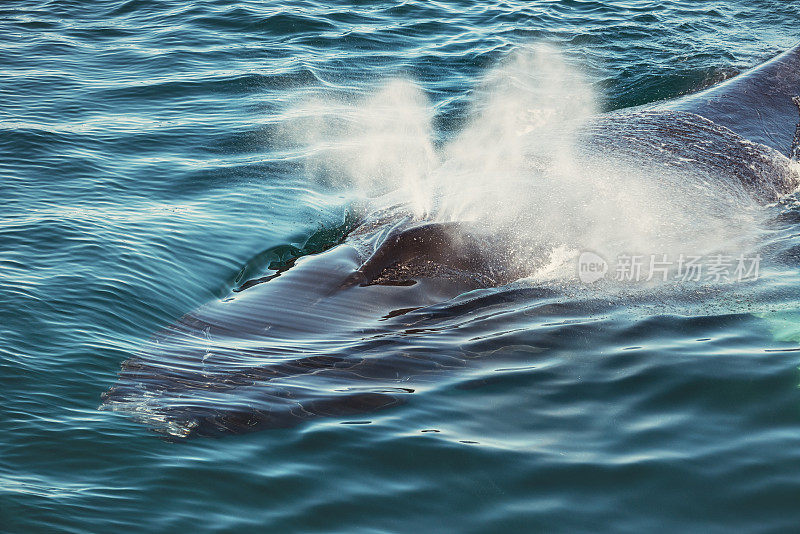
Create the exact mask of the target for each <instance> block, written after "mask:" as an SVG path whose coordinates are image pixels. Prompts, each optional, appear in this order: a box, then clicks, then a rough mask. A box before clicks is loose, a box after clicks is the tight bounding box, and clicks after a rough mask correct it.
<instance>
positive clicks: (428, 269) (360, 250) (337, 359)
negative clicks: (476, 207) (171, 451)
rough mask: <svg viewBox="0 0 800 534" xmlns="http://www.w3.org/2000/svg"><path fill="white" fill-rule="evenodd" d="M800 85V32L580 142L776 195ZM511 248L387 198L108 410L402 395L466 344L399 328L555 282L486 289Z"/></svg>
mask: <svg viewBox="0 0 800 534" xmlns="http://www.w3.org/2000/svg"><path fill="white" fill-rule="evenodd" d="M799 94H800V46H796V47H794V48H792V49H790V50H787V51H786V52H784V53H782V54H781V55H779V56H777V57H775V58H773V59H771V60H769V61H767V62H766V63H764V64H762V65H760V66H757V67H755V68H753V69H751V70H749V71H746V72H743V73H741V74H739V75H736V76H734V77H732V78H730V79H728V80H726V81H724V82H722V83H719V84H717V85H714V86H711V87H709V88H706V89H704V90H702V91H699V92H696V93H692V94H687V95H683V96H680V97H678V98H676V99H672V100H668V101H662V102H655V103H652V104H648V105H644V106H639V107H635V108H630V109H622V110H615V111H612V112H608V113H605V114H600V115H598V116H597V117H594V118H592V120H590V121H589V122H588V123H587V124H586V125H584V126H582V128H581V130H580V131H579V132H578V133H577V136H578V139H579V141H578V142H577V143H576V144H577V145H578V147H579V149H580V150H582V151H585V152H586V154H588V155H591V154H596V153H598V152H601V153H602V154H603V157H604V158H607V159H608V158H618V159H620V160H624V161H628V162H630V161H634V162H637V164H641V165H646V166H650V167H653V168H656V167H659V166H670V165H679V164H680V165H681V166H683V168H685V167H687V166H688V168H689V173H688V174H690V175H697V176H699V177H700V178H698V179H702V180H710V179H714V180H729V181H731V183H735V184H736V187H737V189H736V190H737V191H740V192H741V194H743V195H749V196H750V197H752V198H753V199H755V200H756V201H758V202H760V203H770V202H774V201H776V200H778V199H780V198H781V197H782V196H783V195H786V194H788V193H791V192H793V191H794V190H796V189H797V187H798V184H800V176H798V171H797V165H796V163H795V162H796V160H797V159H798V156H800V148H799V147H800V126H798V118H799V117H800V114H799V113H798V106H800V99H798V98H797V97H798V95H799ZM643 155H646V156H643ZM587 157H590V156H587ZM686 174H687V173H686V172H684V173H683V174H682V176H685V175H686ZM512 248H513V247H512V245H510V240H508V239H504V238H503V236H502V235H500V234H499V233H498V232H497V231H496V230H494V229H489V228H486V227H484V226H482V225H481V224H479V223H476V222H475V221H468V220H465V221H437V220H430V219H426V218H425V217H419V216H416V215H414V214H412V213H409V211H408V210H406V209H404V208H403V206H402V205H385V206H381V207H380V208H378V209H376V210H374V211H372V212H370V213H368V214H365V215H364V216H363V217H362V219H361V220H360V221H359V223H358V224H356V225H354V226H353V228H352V229H350V231H349V232H348V235H347V236H346V238H345V239H343V240H342V242H341V243H338V244H334V245H333V246H331V247H330V248H328V249H327V250H324V251H322V252H318V253H315V254H309V255H305V256H302V257H298V258H296V259H293V260H292V261H291V262H289V264H288V265H287V266H286V267H285V268H283V269H280V270H278V272H276V273H273V274H271V275H269V276H264V277H262V278H258V279H253V280H250V281H248V282H245V283H243V284H241V285H240V286H239V287H238V288H237V289H236V290H234V291H232V293H231V294H230V295H229V296H227V297H226V298H222V299H217V300H213V301H211V302H208V303H206V304H205V305H203V306H202V307H200V308H199V309H196V310H193V311H189V312H188V313H186V315H184V316H183V317H181V318H180V319H179V320H177V321H176V322H175V323H173V324H169V325H166V326H165V327H164V328H163V329H161V330H160V331H158V332H156V333H155V334H154V335H153V336H152V337H151V338H150V340H149V341H147V342H146V343H145V344H144V345H143V346H142V347H141V348H140V350H138V351H137V352H136V353H135V354H133V355H131V356H130V357H129V358H128V359H127V360H125V361H124V362H122V364H121V369H120V371H119V373H118V376H117V378H116V382H115V383H114V384H112V385H111V386H110V388H109V389H108V390H107V391H106V392H105V393H103V395H102V404H101V405H100V409H102V410H110V411H116V412H119V413H121V414H123V415H124V416H126V417H129V418H131V419H133V420H135V421H137V422H139V423H141V424H143V425H144V426H146V427H147V428H149V429H151V430H153V431H155V432H157V433H159V434H161V435H162V436H165V437H167V438H169V439H184V438H189V437H195V436H219V435H225V434H232V433H233V434H238V433H244V432H252V431H256V430H263V429H268V428H285V427H291V426H295V425H298V424H301V423H303V422H305V421H309V420H311V419H317V418H348V417H354V416H362V415H363V414H369V413H372V412H374V411H377V410H382V409H387V408H391V407H394V406H397V405H399V404H402V403H405V402H408V401H409V399H411V398H413V396H414V394H415V392H416V391H417V389H418V388H419V387H420V386H419V384H423V385H424V384H425V383H426V380H425V379H426V378H427V377H431V376H436V375H438V374H441V373H443V372H448V371H449V370H453V369H462V368H464V367H465V366H468V365H469V363H470V358H471V356H470V355H468V354H465V353H463V352H461V351H458V350H456V349H455V348H454V349H453V350H439V351H430V350H427V351H426V350H422V349H419V350H414V347H413V344H412V345H409V344H408V343H406V344H404V345H403V347H404V348H403V349H402V350H399V349H397V346H398V341H399V340H403V339H408V338H409V337H410V336H414V335H424V334H425V332H426V331H433V330H434V329H435V328H437V325H439V324H441V323H442V322H443V321H444V322H446V321H448V320H452V318H453V317H457V316H459V315H466V314H468V313H469V312H470V310H474V309H475V308H476V307H487V306H493V305H496V304H498V303H499V302H506V301H509V300H511V301H513V300H514V299H521V298H525V299H547V298H549V297H552V296H553V292H554V291H555V290H554V289H552V288H550V287H545V286H540V287H537V286H536V285H532V286H525V287H519V288H517V289H515V290H514V291H505V292H491V291H489V292H487V291H485V290H487V289H490V288H498V287H504V286H509V285H510V284H514V283H515V282H516V281H518V280H519V279H521V278H524V277H525V275H526V271H525V269H524V268H523V266H521V265H520V262H515V261H511V258H513V257H514V254H515V251H514V250H511V249H512ZM409 346H411V348H409Z"/></svg>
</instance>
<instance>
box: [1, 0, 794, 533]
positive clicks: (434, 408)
mask: <svg viewBox="0 0 800 534" xmlns="http://www.w3.org/2000/svg"><path fill="white" fill-rule="evenodd" d="M798 15H800V2H796V1H794V0H790V1H784V0H748V1H745V0H730V1H721V0H709V1H702V2H700V1H694V0H670V1H658V2H656V1H653V2H650V1H638V0H627V1H626V0H614V1H610V2H597V1H593V0H553V1H531V2H515V1H502V2H467V1H458V0H441V1H436V2H427V1H421V0H420V1H407V2H386V1H369V2H368V1H358V2H339V1H330V2H323V1H317V0H308V1H298V2H255V1H252V2H222V1H198V2H178V1H172V0H164V1H150V0H129V1H127V2H123V1H100V0H98V1H93V2H79V1H67V0H62V1H55V0H54V1H37V2H34V1H17V0H10V1H7V2H3V3H2V4H0V43H2V46H0V430H2V432H0V531H3V532H15V533H16V532H19V533H22V532H54V531H61V532H126V531H128V532H130V531H132V532H176V531H180V530H187V531H191V532H234V531H237V532H242V531H244V532H248V531H253V532H341V533H355V532H637V533H638V532H731V531H733V532H792V531H795V529H796V528H797V526H798V525H800V392H798V383H799V382H800V377H799V376H798V371H797V368H798V365H800V352H797V351H798V347H800V345H798V343H800V336H798V332H797V330H798V328H796V327H795V319H796V318H800V289H798V287H800V286H798V285H797V284H798V281H800V268H799V267H800V260H798V259H797V257H798V255H797V252H796V249H795V247H798V246H800V241H798V240H799V239H800V238H798V237H797V232H796V231H795V230H793V225H795V224H796V221H797V220H800V217H798V216H797V214H796V212H797V207H796V206H795V205H793V204H792V203H791V202H789V203H786V205H783V206H776V207H774V212H775V220H776V221H778V222H777V223H776V224H778V227H777V228H776V229H775V230H774V232H773V233H772V234H770V235H769V236H767V237H765V238H764V239H765V241H768V242H769V243H768V245H771V246H773V248H777V249H780V250H783V251H784V252H785V253H783V254H781V255H779V256H780V257H781V258H783V260H782V261H781V262H778V263H777V264H775V265H773V266H772V267H771V269H767V271H766V274H765V276H764V277H763V279H762V280H761V282H760V285H759V286H758V287H759V289H758V290H757V291H754V292H752V293H746V294H740V295H739V297H738V298H728V299H723V300H724V302H719V299H718V300H716V301H714V305H709V304H708V303H707V302H705V301H703V303H701V304H700V303H696V302H695V301H694V300H692V299H684V300H683V301H682V302H681V303H680V305H679V306H673V307H669V306H665V307H654V308H653V309H652V310H650V311H648V310H644V311H642V310H638V311H632V310H630V309H628V307H627V306H626V304H625V302H617V303H610V304H609V303H605V305H604V306H603V307H602V310H601V311H600V312H596V313H593V311H592V309H591V307H588V306H587V307H584V306H581V305H580V304H581V303H580V302H578V303H576V304H575V306H572V307H567V308H565V309H559V310H556V311H552V310H550V309H547V310H537V309H535V308H534V307H532V306H531V305H529V304H526V303H518V302H514V301H513V299H512V301H510V302H507V303H505V304H504V307H501V309H499V310H498V309H496V308H493V309H492V310H491V313H489V312H488V311H487V312H477V314H476V315H474V316H470V317H467V318H464V320H463V322H462V323H459V324H458V325H457V326H458V328H455V327H454V328H453V330H452V331H450V332H449V333H447V334H446V335H445V334H443V335H442V336H441V337H435V336H429V337H427V338H425V339H421V340H420V341H419V344H418V345H416V346H417V347H423V348H424V349H425V350H439V351H456V352H459V353H461V352H468V353H477V352H481V353H498V354H495V355H494V358H493V359H490V361H489V363H487V364H486V365H484V366H482V367H481V366H479V367H478V368H476V369H471V370H470V371H469V372H465V373H449V374H444V375H443V376H441V377H439V378H437V380H435V381H433V383H429V384H427V387H425V388H422V389H421V390H420V391H419V392H418V393H417V394H415V395H414V396H413V398H412V399H411V400H410V401H409V402H408V403H406V404H405V405H403V406H400V407H397V408H394V409H390V410H384V411H380V412H376V413H374V414H365V415H362V416H359V417H358V418H357V419H358V421H356V422H359V423H364V424H343V423H352V422H354V421H353V420H352V418H348V419H345V418H339V419H337V418H329V419H317V420H314V421H310V422H308V423H306V424H303V425H300V426H298V427H295V428H290V429H278V430H269V431H265V432H257V433H252V434H245V435H233V436H226V437H221V438H213V439H212V438H198V439H194V440H187V441H184V442H172V441H167V440H164V439H161V438H159V437H158V436H157V435H156V434H154V433H152V432H149V431H148V430H147V429H146V428H145V427H143V426H142V425H140V424H138V423H136V422H134V421H131V420H129V419H127V418H126V417H124V416H122V415H119V414H116V413H112V412H108V411H98V409H97V408H98V405H99V404H100V395H101V393H102V392H103V391H105V390H107V389H108V388H109V387H110V386H111V385H112V384H113V383H114V381H115V378H116V373H117V372H118V371H119V368H120V363H121V362H122V361H123V360H125V359H126V358H128V357H130V356H131V354H133V353H135V351H136V350H137V349H138V348H139V347H140V346H141V345H142V344H143V343H144V342H145V341H146V340H148V339H149V338H150V336H151V335H152V333H153V332H155V331H157V330H159V329H160V328H162V327H163V326H165V325H167V324H169V323H171V322H173V321H175V320H176V319H177V318H178V317H180V316H182V315H183V314H185V313H187V312H189V311H191V310H192V309H195V308H197V307H198V306H200V305H202V304H203V303H205V302H208V301H211V300H213V299H218V298H221V297H224V296H225V295H227V294H228V293H229V292H230V291H231V289H232V288H234V287H236V286H237V285H238V284H239V283H240V282H241V281H242V279H244V278H248V277H251V276H255V275H258V274H260V273H261V272H262V271H264V269H265V268H266V267H268V263H269V262H270V261H273V260H275V258H274V257H272V256H270V255H269V254H263V252H264V251H270V250H276V249H274V248H273V247H279V246H281V245H292V246H295V247H297V249H302V248H303V246H304V245H307V241H308V239H309V237H310V236H315V239H319V238H320V237H319V236H320V235H322V236H323V238H325V237H324V236H326V235H329V236H330V237H329V239H330V240H331V242H335V241H336V240H337V239H338V238H339V237H340V236H339V235H338V234H337V232H336V229H337V227H339V226H340V225H342V224H343V222H344V221H345V218H346V214H345V213H346V211H347V210H348V209H349V207H350V203H349V199H350V197H349V193H348V192H347V191H346V190H344V189H337V188H336V187H334V186H331V185H330V184H327V183H325V182H324V180H323V181H315V180H313V179H312V178H313V177H310V176H309V174H310V172H311V171H310V170H309V167H308V166H306V165H304V161H305V159H306V158H307V157H308V156H309V155H310V154H308V153H304V151H303V149H302V145H297V144H287V143H284V142H283V139H282V137H283V136H284V135H285V133H286V132H285V124H286V121H287V114H289V113H290V110H291V109H293V108H292V106H293V105H295V104H296V102H297V101H298V99H299V98H301V97H303V96H304V95H312V94H318V93H320V92H327V93H331V94H337V95H340V96H341V95H346V96H348V95H349V96H351V97H352V96H356V95H368V94H371V93H372V92H373V91H374V90H375V88H376V86H378V85H380V84H381V83H382V81H384V80H387V79H391V78H394V77H398V76H402V77H404V78H408V79H412V80H414V81H415V82H416V83H417V84H418V85H419V86H420V87H421V88H422V90H423V91H424V94H425V95H426V97H427V98H428V99H429V100H430V102H431V106H432V109H433V112H434V114H435V116H434V130H435V132H434V133H435V138H436V139H435V141H436V142H437V143H442V142H444V141H445V140H447V139H448V138H450V137H452V136H453V135H454V134H455V133H456V132H458V131H459V130H460V129H461V128H462V126H463V124H464V122H465V120H466V119H467V117H466V111H465V110H466V109H467V108H468V107H469V104H470V102H471V97H472V95H473V93H474V90H475V87H476V84H477V83H478V80H479V79H480V77H481V76H482V75H483V74H484V73H485V72H486V71H487V70H488V69H490V68H491V67H492V66H493V65H494V64H496V62H497V61H499V60H500V59H502V58H503V57H505V56H506V55H507V54H509V53H510V52H511V51H513V50H515V49H517V48H519V47H522V46H526V45H528V44H529V43H531V42H535V41H548V42H551V43H555V44H556V45H557V46H558V47H559V48H560V49H561V50H562V51H563V53H564V54H565V56H566V57H567V58H569V59H570V61H573V62H574V63H575V64H579V65H581V67H582V68H583V70H584V72H586V74H587V76H589V77H590V79H591V80H592V83H593V84H594V87H595V89H596V91H597V93H598V94H600V95H601V96H602V98H603V106H604V107H605V108H607V109H613V108H620V107H626V106H632V105H637V104H642V103H646V102H652V101H655V100H659V99H663V98H669V97H672V96H676V95H679V94H682V93H685V92H687V91H691V90H694V89H698V88H700V87H704V86H707V85H710V84H712V83H714V82H716V81H720V80H723V79H725V78H727V77H730V76H731V75H733V74H735V73H737V72H740V71H742V70H743V69H746V68H748V67H750V66H753V65H756V64H758V63H759V62H761V61H764V60H766V59H768V58H770V57H772V56H773V55H775V54H776V53H778V52H780V51H783V50H785V49H787V48H789V47H791V46H792V45H793V44H794V43H795V42H796V41H797V39H798V38H799V37H800V23H798V20H800V17H798ZM298 147H299V148H298ZM781 225H782V226H781ZM320 229H322V230H323V232H322V234H320V233H319V231H320ZM326 231H327V233H326ZM699 231H701V230H699ZM770 240H771V241H770ZM317 245H318V243H315V242H312V243H311V244H310V245H308V246H309V247H310V248H309V249H308V250H307V252H314V251H315V250H316V248H315V247H316V246H317ZM297 249H292V250H297ZM277 250H281V249H277ZM676 298H678V297H676ZM681 298H682V297H681ZM535 311H538V312H541V313H532V312H535ZM795 311H796V312H798V313H799V314H798V315H797V316H794V315H793V312H795ZM542 314H544V316H546V317H547V316H552V317H553V320H552V321H547V320H546V317H545V319H543V316H542ZM410 343H411V342H410Z"/></svg>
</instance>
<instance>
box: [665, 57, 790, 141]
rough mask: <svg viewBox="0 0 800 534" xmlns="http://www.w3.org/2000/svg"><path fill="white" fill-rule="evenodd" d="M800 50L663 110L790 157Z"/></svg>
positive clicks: (679, 100)
mask: <svg viewBox="0 0 800 534" xmlns="http://www.w3.org/2000/svg"><path fill="white" fill-rule="evenodd" d="M797 95H800V45H797V46H795V47H794V48H792V49H790V50H788V51H786V52H784V53H783V54H780V55H779V56H776V57H775V58H773V59H772V60H770V61H767V62H766V63H763V64H761V65H759V66H757V67H755V68H753V69H750V70H748V71H746V72H744V73H742V74H739V75H738V76H735V77H733V78H731V79H729V80H727V81H725V82H722V83H720V84H717V85H714V86H713V87H710V88H708V89H705V90H704V91H700V92H698V93H694V94H690V95H687V96H684V97H681V98H679V99H676V100H672V101H669V102H665V103H660V104H657V105H656V107H657V108H661V109H669V110H673V111H687V112H691V113H696V114H697V115H700V116H702V117H705V118H707V119H710V120H711V121H713V122H714V123H716V124H718V125H720V126H724V127H726V128H729V129H730V130H733V131H734V132H736V133H737V134H739V135H741V136H742V137H744V138H746V139H749V140H751V141H755V142H757V143H761V144H764V145H767V146H769V147H772V148H774V149H776V150H778V151H779V152H781V153H782V154H784V155H787V156H788V155H790V154H791V152H792V149H793V148H794V147H793V140H794V137H795V132H796V128H797V124H798V109H797V106H796V105H795V103H794V102H793V100H792V99H793V97H795V96H797Z"/></svg>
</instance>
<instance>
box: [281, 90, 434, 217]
mask: <svg viewBox="0 0 800 534" xmlns="http://www.w3.org/2000/svg"><path fill="white" fill-rule="evenodd" d="M288 116H289V118H290V120H288V121H286V123H285V124H284V126H283V129H282V132H281V134H282V135H281V136H282V137H283V138H284V139H287V140H288V141H289V142H293V143H298V144H300V145H302V146H304V152H305V153H308V154H311V155H310V156H309V157H307V158H306V159H305V167H306V173H307V175H308V176H309V177H311V178H312V179H313V180H315V181H320V180H321V181H324V182H325V183H327V184H328V185H330V186H333V187H335V188H340V189H341V188H349V189H350V191H351V192H353V193H355V195H356V196H357V197H362V198H372V199H374V198H376V197H378V196H381V195H383V194H385V193H388V192H395V196H397V197H398V199H399V200H400V201H401V202H403V203H405V204H407V205H408V207H409V209H410V210H411V211H412V212H413V213H414V214H415V216H416V217H418V218H423V217H425V216H426V215H427V214H428V213H429V212H430V210H431V206H432V199H433V193H432V190H431V185H430V178H431V174H432V171H433V170H434V169H435V168H436V167H438V165H439V164H438V157H437V154H436V152H435V150H434V146H433V133H432V132H433V127H432V125H431V122H432V118H433V111H432V108H431V106H430V104H429V102H428V99H427V98H426V96H425V94H424V93H423V91H422V90H421V89H420V88H419V87H418V86H417V85H415V84H414V83H412V82H410V81H408V80H403V79H395V80H391V81H389V82H387V83H385V84H384V85H383V86H382V87H381V88H380V89H379V90H378V91H377V92H376V93H375V94H372V95H370V96H367V97H365V98H360V99H358V98H355V99H354V98H349V99H348V98H344V97H337V96H332V95H318V96H315V97H312V98H308V99H305V100H303V101H301V102H300V103H299V104H297V105H295V106H294V108H293V109H291V110H290V111H289V112H288Z"/></svg>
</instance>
